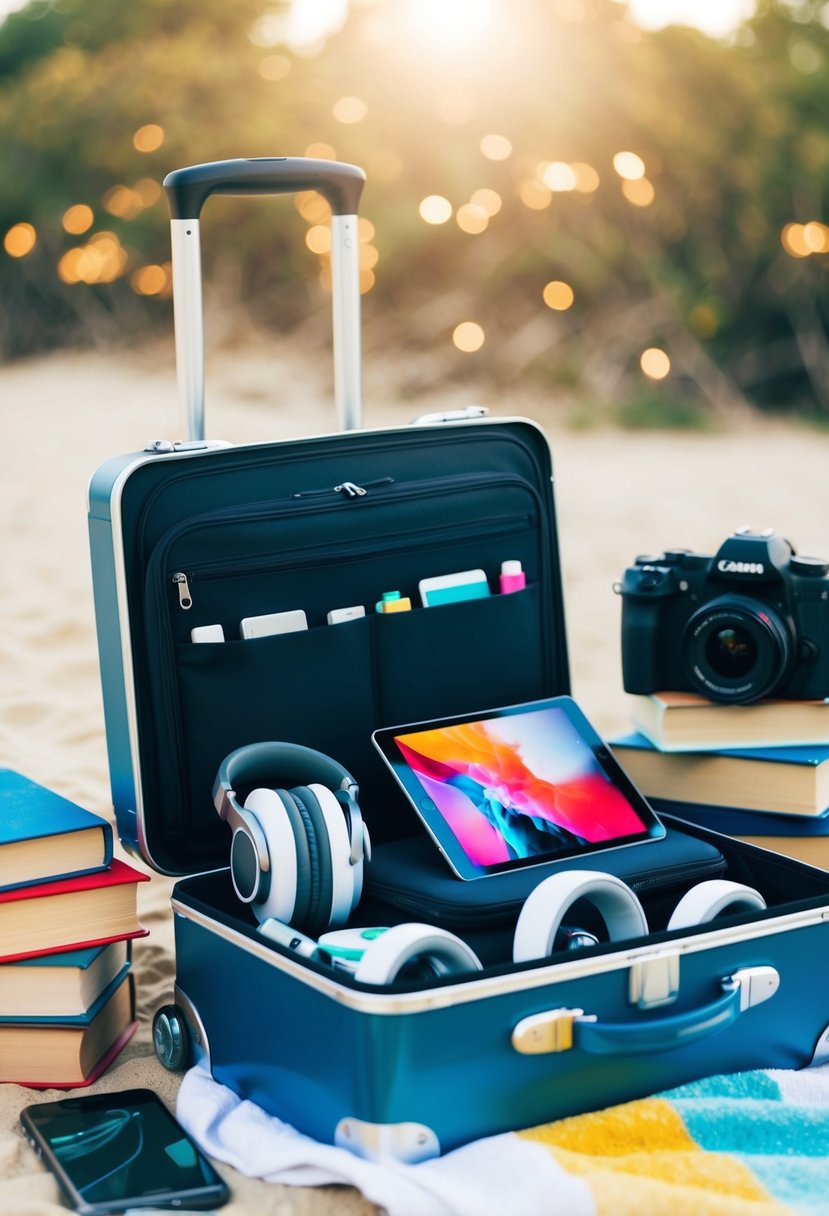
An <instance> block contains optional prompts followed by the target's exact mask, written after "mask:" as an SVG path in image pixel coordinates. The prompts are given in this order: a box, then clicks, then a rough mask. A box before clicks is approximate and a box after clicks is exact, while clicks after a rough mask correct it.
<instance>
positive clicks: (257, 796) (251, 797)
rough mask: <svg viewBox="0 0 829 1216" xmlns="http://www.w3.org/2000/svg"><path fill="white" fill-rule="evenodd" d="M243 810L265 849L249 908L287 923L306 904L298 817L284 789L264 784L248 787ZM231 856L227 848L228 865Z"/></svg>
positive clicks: (305, 861) (305, 853) (304, 858)
mask: <svg viewBox="0 0 829 1216" xmlns="http://www.w3.org/2000/svg"><path fill="white" fill-rule="evenodd" d="M245 811H247V812H249V813H250V814H251V815H252V816H253V817H254V818H255V820H256V822H257V824H258V826H259V829H260V831H261V832H262V835H263V837H264V839H265V845H266V848H267V853H268V869H267V870H265V871H263V872H262V873H261V874H260V876H259V884H258V889H257V894H256V897H255V899H254V900H253V904H252V907H253V912H254V914H255V916H256V918H257V919H258V920H259V921H263V920H267V918H268V917H270V916H273V917H276V919H277V920H281V921H284V923H285V924H290V922H291V921H292V920H293V918H294V917H296V916H297V915H299V914H301V912H302V910H303V909H307V906H308V897H309V891H308V885H309V884H308V870H309V864H308V846H307V843H306V840H305V827H304V825H303V823H302V819H301V817H300V815H299V812H298V811H297V810H296V807H295V806H294V804H293V802H292V800H291V799H290V798H289V797H288V795H287V793H286V791H285V790H272V789H265V788H264V787H260V788H259V789H255V790H251V792H250V793H249V794H248V796H247V798H246V799H245ZM232 857H233V854H232V852H231V865H232ZM234 886H237V883H236V877H235V875H234ZM237 890H238V887H237Z"/></svg>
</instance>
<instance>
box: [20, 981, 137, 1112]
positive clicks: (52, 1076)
mask: <svg viewBox="0 0 829 1216" xmlns="http://www.w3.org/2000/svg"><path fill="white" fill-rule="evenodd" d="M134 1030H135V991H134V985H133V981H132V975H131V974H129V973H127V974H126V975H124V976H119V977H118V978H117V979H116V980H115V981H114V982H113V983H112V984H110V985H109V987H108V988H106V989H105V990H104V991H103V992H102V993H101V994H100V996H99V997H98V999H97V1000H96V1001H95V1003H94V1004H93V1005H92V1007H91V1008H90V1009H88V1010H87V1011H86V1012H85V1013H83V1014H81V1015H79V1016H78V1017H75V1018H56V1019H54V1020H52V1021H38V1022H31V1021H20V1022H3V1023H0V1082H6V1081H11V1082H15V1083H16V1084H18V1085H29V1086H34V1087H37V1088H47V1087H48V1088H50V1089H51V1088H53V1087H57V1088H74V1087H75V1086H81V1085H89V1084H91V1082H92V1081H94V1080H95V1079H96V1077H99V1076H100V1075H101V1073H102V1072H104V1070H105V1069H106V1068H108V1067H109V1065H110V1063H111V1062H112V1060H113V1059H114V1058H115V1056H116V1055H117V1054H118V1052H119V1051H120V1050H121V1048H122V1047H123V1046H124V1044H125V1043H126V1042H127V1040H128V1039H129V1038H130V1036H131V1035H132V1033H133V1031H134Z"/></svg>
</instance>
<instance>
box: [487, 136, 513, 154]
mask: <svg viewBox="0 0 829 1216" xmlns="http://www.w3.org/2000/svg"><path fill="white" fill-rule="evenodd" d="M480 146H481V151H482V152H483V154H484V156H485V157H486V158H487V160H507V159H508V158H509V157H510V156H512V144H511V143H510V141H509V140H508V139H507V137H506V135H494V134H493V135H485V136H484V137H483V139H482V140H481V145H480Z"/></svg>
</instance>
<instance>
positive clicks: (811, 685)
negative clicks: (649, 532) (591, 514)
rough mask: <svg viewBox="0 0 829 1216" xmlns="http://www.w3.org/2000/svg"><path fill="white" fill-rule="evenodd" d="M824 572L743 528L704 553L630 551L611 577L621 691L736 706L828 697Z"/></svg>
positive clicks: (827, 584) (828, 568) (773, 538)
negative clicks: (686, 695)
mask: <svg viewBox="0 0 829 1216" xmlns="http://www.w3.org/2000/svg"><path fill="white" fill-rule="evenodd" d="M828 572H829V561H825V560H824V559H823V558H816V557H799V556H798V555H797V554H796V553H795V550H794V548H793V547H792V545H791V544H790V543H789V542H788V541H787V540H784V539H783V537H782V536H777V535H776V534H775V533H774V532H772V531H768V532H762V533H755V532H751V531H750V530H749V529H747V528H744V529H740V530H739V531H737V532H735V533H734V534H733V535H732V536H729V537H728V539H727V540H726V541H724V543H723V544H722V545H721V546H720V548H719V549H718V551H717V553H716V554H715V555H714V556H713V557H706V556H703V555H702V554H698V553H692V552H690V551H689V550H686V549H671V550H668V551H667V552H665V553H663V554H660V555H659V556H658V557H637V558H636V561H635V563H634V565H632V566H629V567H628V569H627V570H625V572H624V574H623V576H622V581H621V583H620V584H617V590H618V592H619V594H620V595H621V597H622V678H623V682H624V687H625V691H626V692H629V693H640V694H647V693H654V692H660V691H662V690H667V689H670V690H672V691H677V692H696V693H700V694H701V695H702V696H704V697H708V698H709V699H710V700H712V701H723V702H728V703H731V704H737V705H739V704H747V703H749V702H752V701H757V700H759V699H760V698H761V697H769V696H774V697H780V698H786V699H790V700H813V699H814V700H818V699H822V698H824V697H827V696H829V578H827V573H828Z"/></svg>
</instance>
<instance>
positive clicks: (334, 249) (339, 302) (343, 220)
mask: <svg viewBox="0 0 829 1216" xmlns="http://www.w3.org/2000/svg"><path fill="white" fill-rule="evenodd" d="M331 293H332V305H333V314H334V316H333V320H334V396H335V400H336V403H337V423H338V425H339V427H340V429H341V430H346V431H351V430H356V429H357V428H358V427H359V426H360V425H361V420H362V402H363V385H362V361H361V353H360V248H359V239H358V234H357V216H356V215H332V217H331Z"/></svg>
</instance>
